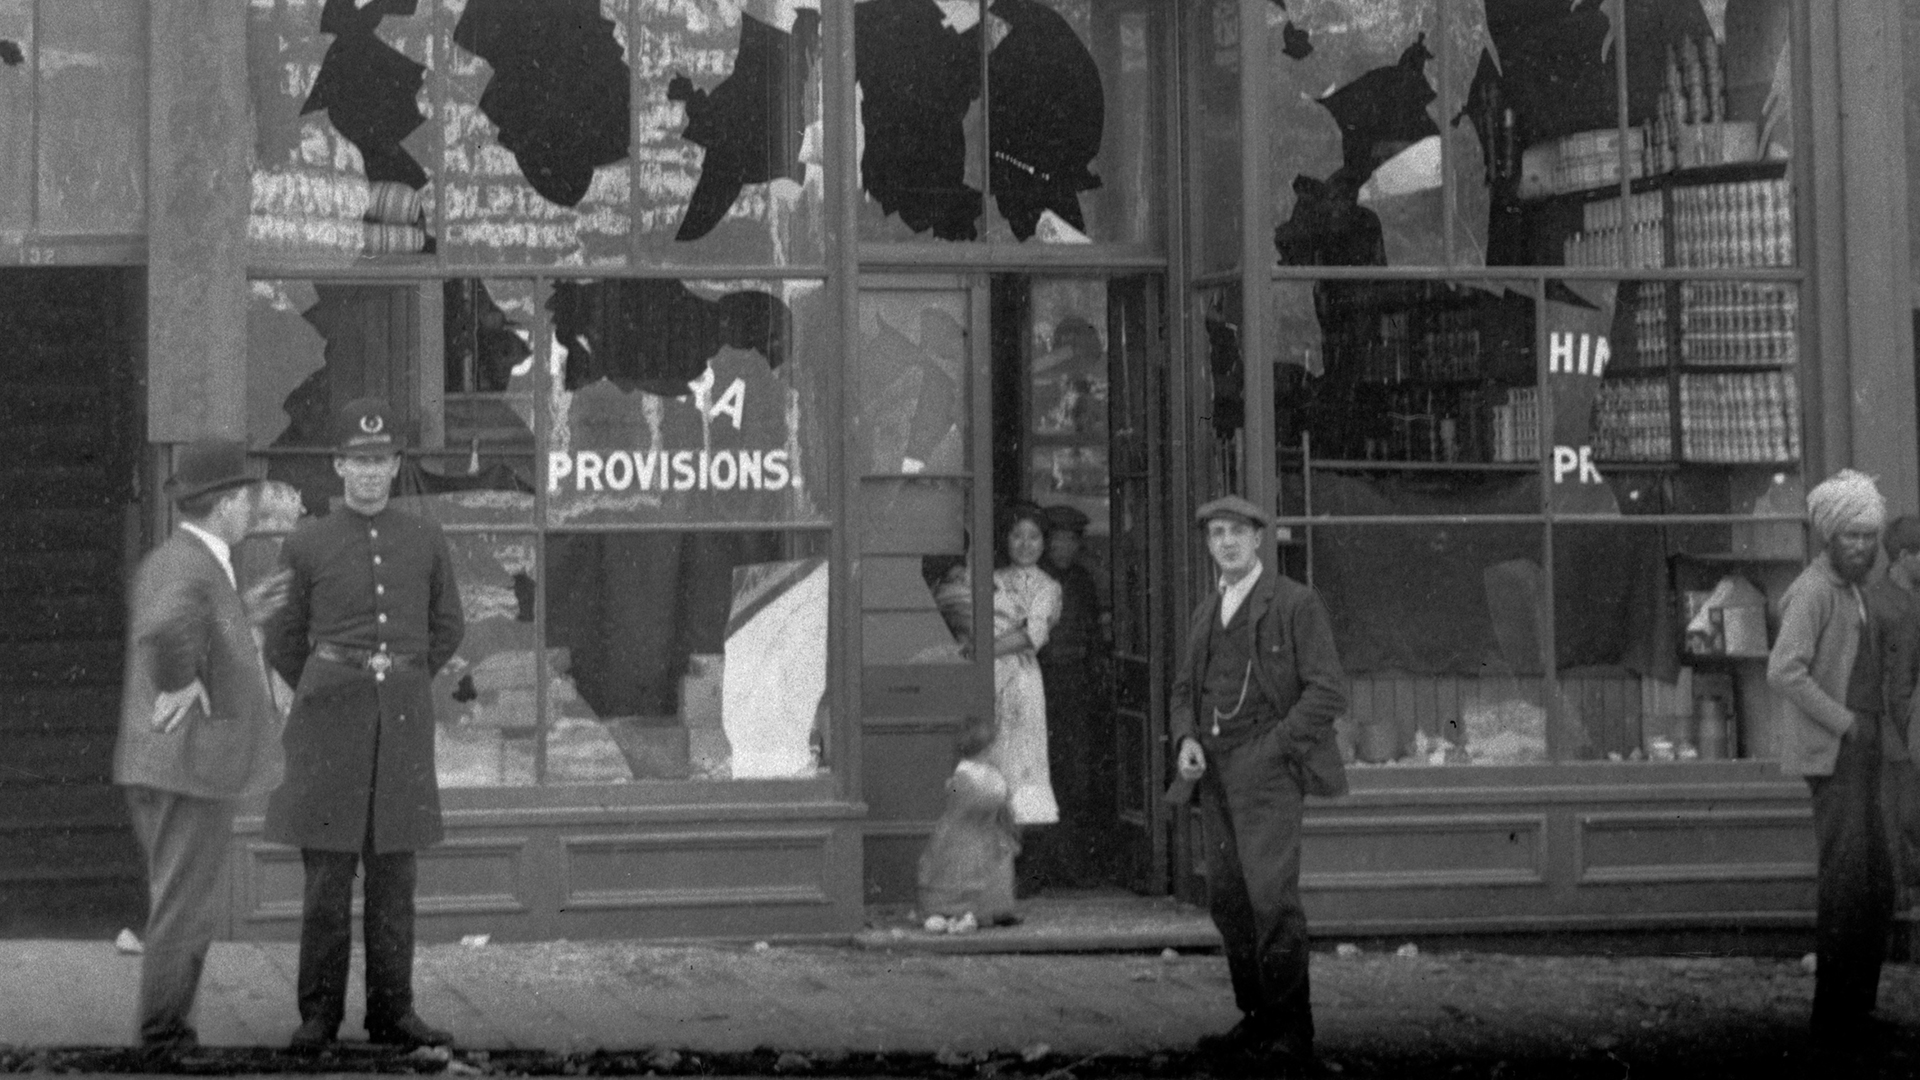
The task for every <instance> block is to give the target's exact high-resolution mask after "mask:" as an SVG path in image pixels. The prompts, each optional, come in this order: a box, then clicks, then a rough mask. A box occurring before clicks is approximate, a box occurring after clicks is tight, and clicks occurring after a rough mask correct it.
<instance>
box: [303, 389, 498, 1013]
mask: <svg viewBox="0 0 1920 1080" xmlns="http://www.w3.org/2000/svg"><path fill="white" fill-rule="evenodd" d="M356 404H358V403H356ZM348 408H349V409H350V410H351V409H353V408H354V406H349V407H348ZM281 559H282V561H283V563H284V564H285V566H286V567H287V569H288V570H290V571H291V573H292V580H291V581H290V583H289V586H288V588H289V597H288V601H287V605H286V607H285V608H284V609H283V610H282V611H281V612H280V615H279V616H278V617H277V618H276V619H275V620H274V622H273V623H272V624H271V625H270V627H269V630H268V634H267V652H268V659H269V661H270V662H271V663H272V664H273V667H274V669H275V670H277V671H278V672H279V673H280V674H281V676H282V677H283V678H285V679H286V680H287V681H288V683H289V684H291V685H293V686H294V687H295V695H294V701H293V707H292V709H291V711H290V713H289V715H288V717H287V728H286V737H285V745H286V760H287V765H286V781H285V782H284V783H283V784H282V785H281V787H280V788H279V790H277V791H275V792H274V794H273V796H272V797H271V799H270V800H269V801H268V804H267V820H266V838H267V839H268V840H271V841H274V842H277V843H282V844H291V845H293V846H295V847H298V848H300V849H301V854H302V856H303V860H304V862H305V866H306V897H305V906H304V912H303V923H302V927H301V936H300V972H299V985H298V995H299V1006H300V1015H301V1019H302V1021H303V1025H302V1031H303V1033H304V1032H307V1031H308V1030H309V1025H314V1024H317V1025H318V1030H319V1032H320V1034H321V1036H322V1037H323V1038H324V1039H329V1040H330V1039H331V1038H332V1034H333V1030H334V1029H335V1028H337V1027H338V1026H339V1024H340V1021H341V1018H342V1013H343V1012H344V1010H345V1003H346V988H347V969H348V963H349V959H350V957H351V947H352V907H351V905H352V893H353V878H354V872H355V866H356V864H357V863H360V862H362V861H364V863H365V876H366V882H365V886H364V888H365V894H366V918H365V937H366V944H367V1026H368V1030H369V1032H378V1031H387V1030H391V1029H392V1028H393V1026H394V1025H396V1024H399V1023H401V1022H402V1021H403V1020H406V1019H407V1018H409V1017H411V1016H412V983H413V915H414V909H413V896H414V882H415V865H414V852H415V851H417V850H418V849H420V848H423V847H426V846H429V845H431V844H434V843H437V842H438V841H439V840H440V838H441V834H442V830H441V821H440V791H439V784H438V781H437V779H436V777H435V774H434V752H433V751H434V713H433V697H432V692H433V683H432V680H433V674H434V673H435V672H437V671H438V670H439V669H440V668H441V667H442V666H443V665H444V664H446V662H447V661H448V660H449V659H451V658H452V656H453V654H454V650H455V649H457V648H458V647H459V645H460V639H461V637H462V635H463V633H464V631H465V622H464V619H463V616H462V614H461V607H460V593H459V589H458V586H457V585H456V583H455V581H454V576H453V560H452V554H451V552H450V551H449V549H448V546H447V541H446V537H445V536H444V535H443V534H442V533H441V530H440V527H439V526H438V525H436V524H434V523H433V522H431V521H428V520H425V519H423V518H420V517H416V516H414V515H412V514H408V513H404V512H402V511H399V510H395V509H392V508H391V507H389V508H387V509H383V510H382V511H381V512H379V513H378V514H375V515H373V516H372V517H368V516H366V515H363V514H360V513H358V512H356V511H354V510H352V509H349V508H347V507H345V506H341V507H339V508H336V509H335V510H334V511H333V512H332V513H331V514H329V515H327V516H326V517H322V518H309V519H306V520H304V521H303V522H301V524H300V526H299V527H298V529H296V531H295V532H294V533H293V535H292V536H291V537H289V538H288V539H287V541H286V543H285V545H284V546H283V547H282V549H281ZM416 1022H417V1021H416ZM299 1038H300V1036H296V1039H299Z"/></svg>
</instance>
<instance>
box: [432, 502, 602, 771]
mask: <svg viewBox="0 0 1920 1080" xmlns="http://www.w3.org/2000/svg"><path fill="white" fill-rule="evenodd" d="M447 542H448V545H449V546H450V547H451V548H452V549H453V573H454V578H455V580H457V581H458V582H459V583H460V605H461V609H462V612H463V614H464V615H465V616H466V622H467V633H466V637H464V638H463V639H462V640H461V642H460V650H459V651H458V652H456V653H455V654H454V657H453V659H452V660H450V661H448V663H447V666H446V667H444V668H442V669H441V670H440V673H439V674H438V675H436V676H435V677H434V680H433V705H434V719H435V720H436V721H438V723H439V730H438V731H436V732H435V733H434V734H435V738H434V755H433V756H434V766H435V771H436V772H437V773H438V775H439V780H440V786H441V787H447V788H472V787H505V786H517V785H524V784H532V783H535V782H536V779H537V778H536V774H535V767H534V757H535V750H536V745H537V741H538V738H539V734H540V729H539V709H538V708H537V706H536V705H535V698H536V695H537V694H538V693H539V692H540V690H539V687H540V679H539V678H538V672H537V671H536V668H537V667H538V664H537V663H536V662H535V656H536V653H535V639H534V622H533V608H534V589H535V582H536V581H537V580H538V579H539V577H540V570H539V566H538V564H537V560H536V551H537V546H538V545H537V544H536V543H535V538H534V537H533V536H532V535H514V534H510V533H465V534H454V535H450V536H449V537H448V538H447ZM565 652H566V650H564V649H556V648H552V647H549V648H548V650H547V667H548V670H549V672H550V673H551V672H553V671H555V670H564V668H565V664H566V656H565ZM578 696H579V695H578V694H577V693H574V692H573V691H572V688H571V686H570V684H568V683H567V682H566V681H564V680H563V679H550V680H549V683H548V691H547V709H548V712H549V715H552V716H560V715H563V714H564V713H565V711H566V709H567V707H568V706H569V705H570V704H571V703H572V702H573V701H576V700H577V699H578Z"/></svg>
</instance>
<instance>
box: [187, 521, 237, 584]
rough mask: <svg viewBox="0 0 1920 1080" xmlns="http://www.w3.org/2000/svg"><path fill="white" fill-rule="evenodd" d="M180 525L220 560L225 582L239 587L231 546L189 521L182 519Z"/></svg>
mask: <svg viewBox="0 0 1920 1080" xmlns="http://www.w3.org/2000/svg"><path fill="white" fill-rule="evenodd" d="M180 527H181V528H182V529H185V530H186V531H188V532H190V533H192V534H193V535H195V536H197V537H199V538H200V540H201V542H202V543H204V544H206V545H207V546H208V547H209V548H212V549H213V557H214V558H216V559H218V560H220V569H222V570H225V571H226V572H227V582H228V583H229V584H231V585H232V586H233V587H234V588H236V589H237V588H239V587H240V581H239V579H238V578H236V577H234V574H233V547H232V545H230V544H228V543H227V542H226V541H225V540H222V539H220V538H219V537H217V536H215V535H213V534H212V533H210V532H208V531H207V530H205V529H203V528H201V527H200V526H198V525H195V524H194V523H193V522H191V521H182V522H181V523H180Z"/></svg>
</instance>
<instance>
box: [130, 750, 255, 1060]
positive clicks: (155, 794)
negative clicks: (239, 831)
mask: <svg viewBox="0 0 1920 1080" xmlns="http://www.w3.org/2000/svg"><path fill="white" fill-rule="evenodd" d="M127 808H128V810H129V811H130V812H131V814H132V817H133V831H134V834H135V835H137V836H138V837H139V838H140V846H141V848H142V849H144V850H145V852H146V856H147V932H146V936H145V938H144V940H143V942H142V944H143V945H144V948H145V951H144V952H143V953H142V955H141V958H140V998H139V1005H138V1006H137V1013H136V1022H137V1024H138V1027H139V1037H140V1042H141V1043H142V1044H143V1045H160V1046H164V1045H174V1044H181V1043H185V1044H191V1043H193V1042H194V1041H195V1040H196V1038H197V1036H196V1035H195V1033H194V1030H193V1024H192V1021H191V1014H192V1012H193V999H194V995H195V994H196V993H197V992H198V990H199V988H200V972H201V970H202V969H203V968H204V967H205V966H206V963H207V949H208V948H209V947H210V946H212V944H213V935H214V932H215V931H216V930H218V929H219V920H220V912H221V911H222V910H223V909H224V907H225V905H224V904H222V903H220V902H219V899H218V897H219V888H220V882H221V879H222V877H223V876H224V874H225V871H226V867H227V845H228V844H230V843H232V841H233V803H231V802H229V801H227V800H225V799H201V798H195V797H194V796H191V795H181V794H179V793H177V792H172V791H161V790H159V789H157V788H150V787H142V786H139V785H134V786H130V787H128V788H127Z"/></svg>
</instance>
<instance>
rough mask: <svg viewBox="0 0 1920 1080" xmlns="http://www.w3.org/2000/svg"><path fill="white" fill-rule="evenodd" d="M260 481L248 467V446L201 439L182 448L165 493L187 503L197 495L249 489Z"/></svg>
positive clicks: (235, 442) (175, 460)
mask: <svg viewBox="0 0 1920 1080" xmlns="http://www.w3.org/2000/svg"><path fill="white" fill-rule="evenodd" d="M256 479H257V477H255V476H254V475H253V473H252V472H251V470H249V468H248V467H247V444H246V443H244V442H239V441H237V440H234V439H201V440H200V441H198V442H191V443H188V444H187V445H185V446H183V447H181V448H180V452H179V454H178V455H177V456H176V457H175V458H174V463H173V475H172V476H169V477H167V483H166V486H165V488H164V490H165V491H166V494H167V497H168V498H170V499H172V500H173V501H174V502H184V501H185V500H187V499H191V498H193V497H194V496H195V495H206V494H208V493H210V492H215V491H225V490H227V489H228V488H237V487H245V486H247V485H248V484H251V483H253V482H254V481H255V480H256Z"/></svg>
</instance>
